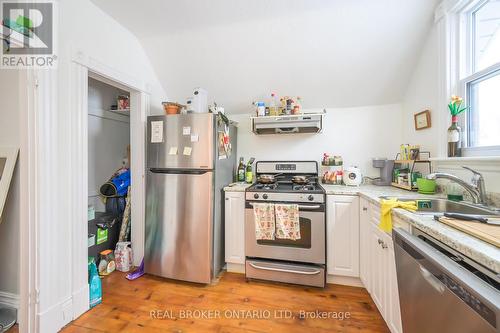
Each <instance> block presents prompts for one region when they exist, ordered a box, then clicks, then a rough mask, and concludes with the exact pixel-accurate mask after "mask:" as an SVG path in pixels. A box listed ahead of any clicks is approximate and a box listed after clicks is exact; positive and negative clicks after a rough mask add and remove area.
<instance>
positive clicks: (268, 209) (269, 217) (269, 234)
mask: <svg viewBox="0 0 500 333" xmlns="http://www.w3.org/2000/svg"><path fill="white" fill-rule="evenodd" d="M253 215H254V220H255V238H256V239H257V240H259V239H267V240H274V232H275V230H276V223H275V218H274V204H268V203H254V204H253Z"/></svg>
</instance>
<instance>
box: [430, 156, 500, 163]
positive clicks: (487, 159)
mask: <svg viewBox="0 0 500 333" xmlns="http://www.w3.org/2000/svg"><path fill="white" fill-rule="evenodd" d="M429 160H430V161H432V162H449V163H453V162H486V163H488V162H500V156H465V157H432V158H430V159H429Z"/></svg>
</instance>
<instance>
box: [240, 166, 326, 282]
mask: <svg viewBox="0 0 500 333" xmlns="http://www.w3.org/2000/svg"><path fill="white" fill-rule="evenodd" d="M263 175H267V176H275V178H276V179H275V181H274V182H272V183H267V184H263V183H260V182H259V177H261V176H263ZM256 176H257V177H256V179H257V182H256V183H254V184H253V185H252V186H251V187H249V188H248V189H247V190H246V193H245V253H246V264H245V271H246V277H247V278H255V279H263V280H271V281H279V282H287V283H295V284H302V285H310V286H316V287H324V286H325V274H326V273H325V272H326V214H325V211H326V208H325V191H324V189H323V188H322V187H321V186H320V185H319V184H318V182H317V180H318V163H317V162H315V161H300V162H266V161H261V162H257V164H256ZM294 176H295V178H294ZM297 176H303V177H297ZM268 178H269V177H268ZM304 179H305V182H306V184H297V183H294V181H298V180H302V183H303V182H304ZM261 202H267V203H274V204H280V203H281V204H284V203H286V204H288V203H293V204H297V205H298V209H299V225H300V239H296V240H290V239H279V238H275V239H272V240H269V239H265V240H263V239H257V237H256V232H255V217H254V210H253V205H254V204H255V203H261Z"/></svg>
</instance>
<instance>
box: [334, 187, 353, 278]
mask: <svg viewBox="0 0 500 333" xmlns="http://www.w3.org/2000/svg"><path fill="white" fill-rule="evenodd" d="M326 215H327V227H326V228H327V241H326V244H327V272H328V274H330V275H338V276H347V277H359V197H357V196H347V195H328V196H327V212H326Z"/></svg>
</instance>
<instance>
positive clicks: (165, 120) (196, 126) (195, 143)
mask: <svg viewBox="0 0 500 333" xmlns="http://www.w3.org/2000/svg"><path fill="white" fill-rule="evenodd" d="M147 143H148V149H147V153H148V157H147V160H148V165H147V166H148V169H166V168H179V169H213V165H214V152H215V148H214V115H213V114H211V113H202V114H179V115H169V116H150V117H148V129H147Z"/></svg>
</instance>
